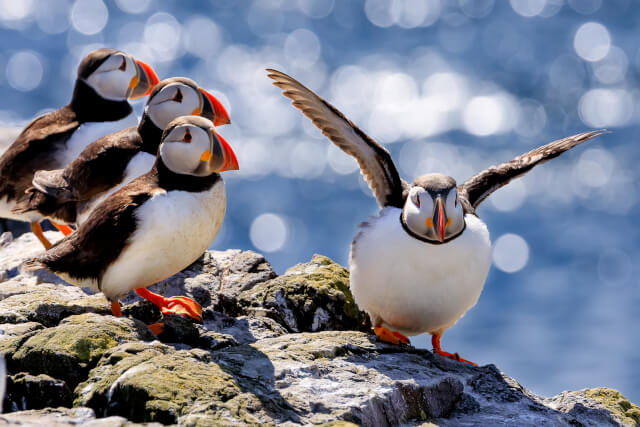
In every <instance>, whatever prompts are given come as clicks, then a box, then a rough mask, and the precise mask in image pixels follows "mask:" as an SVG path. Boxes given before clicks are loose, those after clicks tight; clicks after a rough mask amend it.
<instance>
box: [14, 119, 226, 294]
mask: <svg viewBox="0 0 640 427" xmlns="http://www.w3.org/2000/svg"><path fill="white" fill-rule="evenodd" d="M159 153H160V154H159V156H158V158H157V161H156V164H155V165H154V167H153V168H152V169H151V171H149V172H148V173H146V174H145V175H143V176H141V177H139V178H137V179H135V180H134V181H132V182H131V183H129V184H127V185H126V186H124V187H123V188H121V189H120V190H119V191H117V192H116V193H114V194H113V195H111V196H110V197H109V198H107V199H106V200H105V201H104V202H102V203H101V204H100V205H99V206H97V207H96V209H95V210H94V211H93V212H92V213H91V215H90V216H89V218H88V219H87V221H86V222H84V223H83V224H81V225H80V227H79V228H78V230H77V231H76V232H75V233H73V234H71V235H69V236H67V237H65V238H64V239H63V240H61V241H59V242H58V243H56V244H55V245H54V246H53V247H52V248H51V249H49V250H47V251H46V252H45V253H44V254H42V255H41V256H39V257H37V258H34V259H32V260H30V261H27V262H26V263H25V264H24V268H25V269H26V270H36V269H41V268H46V269H48V270H50V271H52V272H53V273H55V274H57V275H59V276H60V277H62V278H63V279H65V280H66V281H68V282H69V283H71V284H74V285H78V286H91V287H95V288H97V289H99V290H100V291H101V292H102V293H104V294H105V296H106V297H107V298H108V299H109V300H111V301H116V300H117V299H118V298H119V297H121V296H123V295H125V294H126V293H128V292H129V291H131V290H134V289H139V288H146V287H148V286H150V285H152V284H154V283H156V282H158V281H160V280H163V279H166V278H167V277H169V276H171V275H173V274H175V273H177V272H179V271H180V270H182V269H183V268H185V267H187V266H188V265H189V264H191V263H192V262H194V261H195V260H196V259H197V258H198V257H199V256H201V255H202V253H203V252H204V251H205V250H206V249H207V248H208V247H209V245H210V244H211V243H212V242H213V240H214V238H215V237H216V235H217V233H218V231H219V230H220V226H221V225H222V221H223V218H224V215H225V209H226V195H225V189H224V183H223V181H222V178H221V176H220V174H219V173H220V172H222V171H227V170H235V169H238V162H237V160H236V157H235V154H234V153H233V150H232V149H231V147H230V146H229V144H228V143H227V142H226V141H225V140H224V139H223V138H222V137H221V136H220V135H219V134H218V133H217V132H216V131H215V130H214V127H213V123H212V122H211V121H209V120H207V119H205V118H203V117H198V116H187V117H180V118H178V119H176V120H174V121H173V122H171V124H170V125H169V127H168V128H167V129H166V130H165V131H164V134H163V137H162V144H161V145H160V148H159Z"/></svg>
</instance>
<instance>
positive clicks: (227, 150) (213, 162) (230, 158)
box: [209, 129, 240, 173]
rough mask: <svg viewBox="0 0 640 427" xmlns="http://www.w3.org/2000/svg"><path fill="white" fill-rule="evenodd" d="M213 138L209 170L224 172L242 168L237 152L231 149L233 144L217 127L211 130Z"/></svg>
mask: <svg viewBox="0 0 640 427" xmlns="http://www.w3.org/2000/svg"><path fill="white" fill-rule="evenodd" d="M209 137H210V138H211V148H210V151H211V157H210V159H209V170H210V171H211V172H216V173H220V172H224V171H232V170H238V169H240V166H239V165H238V159H237V158H236V153H234V152H233V150H232V149H231V145H229V143H228V142H227V141H226V140H225V139H224V138H223V137H222V135H220V134H219V133H218V132H216V131H215V129H211V130H210V131H209Z"/></svg>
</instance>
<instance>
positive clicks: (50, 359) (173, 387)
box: [0, 232, 640, 426]
mask: <svg viewBox="0 0 640 427" xmlns="http://www.w3.org/2000/svg"><path fill="white" fill-rule="evenodd" d="M48 235H49V237H50V238H51V239H54V240H55V239H57V238H59V236H60V235H59V234H58V233H54V232H48ZM41 250H42V249H41V247H40V245H39V243H38V242H37V241H36V239H35V238H34V237H33V236H32V235H31V234H24V235H22V236H20V237H18V238H15V239H14V238H13V237H12V235H11V234H10V233H5V234H3V235H2V237H1V238H0V332H1V335H0V352H2V354H4V357H5V358H6V362H7V367H8V371H9V375H8V378H7V392H6V397H5V400H4V412H5V414H4V415H2V416H0V421H2V422H4V423H7V424H27V425H28V424H40V425H60V426H66V425H75V424H79V423H86V424H87V425H95V426H97V425H100V426H122V425H131V424H130V423H132V422H133V423H161V424H180V425H193V426H196V425H197V426H200V425H258V424H271V425H273V424H283V425H310V424H319V425H333V426H336V425H351V424H349V423H354V424H358V425H365V426H386V425H400V424H401V425H438V426H457V425H483V426H486V425H518V426H534V425H535V426H546V425H549V426H556V425H572V426H607V425H637V423H638V419H639V417H640V408H638V407H637V406H635V405H633V404H632V403H630V402H629V401H628V400H626V399H625V398H624V396H622V395H620V394H619V393H618V392H617V391H615V390H612V389H606V388H600V389H588V390H581V391H574V392H564V393H561V394H559V395H557V396H554V397H550V398H547V397H542V396H536V395H535V394H533V393H531V392H529V391H527V390H526V389H524V388H523V387H522V386H521V385H520V384H518V382H517V381H516V380H514V379H512V378H509V377H508V376H506V375H504V374H503V373H502V372H500V370H499V369H498V368H496V367H495V366H493V365H488V366H480V367H472V366H468V365H465V364H462V363H458V362H454V361H451V360H448V359H444V358H442V357H439V356H434V355H433V354H432V353H431V352H430V351H427V350H421V349H416V348H413V347H398V346H392V345H386V344H383V343H379V342H377V341H376V340H375V338H374V337H373V336H372V335H371V334H370V333H369V330H368V328H369V326H368V325H367V324H366V321H365V316H364V314H363V313H361V312H360V311H359V310H358V309H357V307H356V305H355V304H354V302H353V298H352V296H351V294H350V292H349V288H348V277H349V272H348V271H347V270H346V269H344V268H343V267H341V266H339V265H337V264H335V263H333V262H332V261H331V260H330V259H328V258H326V257H323V256H319V255H316V256H314V257H313V259H312V260H310V261H309V262H308V263H305V264H300V265H297V266H295V267H292V268H291V269H289V270H288V271H287V272H286V273H285V274H284V275H282V276H277V275H276V274H275V273H274V271H273V270H272V268H271V266H270V265H269V263H268V262H267V261H266V260H265V259H264V257H262V256H261V255H259V254H257V253H254V252H251V251H246V252H242V251H239V250H228V251H225V252H215V251H210V252H207V253H205V254H204V255H203V256H202V257H201V258H200V259H199V260H198V261H197V262H195V263H194V264H193V265H191V266H190V267H189V268H187V269H186V270H184V271H183V272H181V273H179V274H177V275H176V276H174V277H172V278H170V279H167V280H166V281H164V282H162V283H160V284H158V285H156V286H155V287H154V288H155V289H154V290H155V291H157V292H160V293H162V294H163V295H166V296H171V295H188V296H190V297H192V298H194V299H196V300H197V301H198V302H199V303H200V304H202V306H203V309H204V321H203V323H202V324H193V323H191V322H190V321H187V320H185V319H183V318H181V317H174V316H170V317H168V318H166V321H165V323H166V328H165V332H164V333H163V334H161V335H160V336H159V337H155V336H154V335H153V334H152V333H151V332H150V331H149V329H148V328H147V327H146V324H148V323H151V322H155V321H157V320H158V319H160V313H159V312H158V310H157V309H156V308H155V307H153V306H152V305H151V304H149V303H147V302H146V301H141V300H138V299H137V297H135V296H134V295H131V296H130V297H129V298H128V299H127V300H125V301H124V303H125V307H124V314H125V317H123V318H116V317H113V316H111V314H110V310H109V305H108V304H107V301H106V300H105V299H104V297H103V296H102V295H101V294H92V293H91V292H88V291H86V290H82V289H79V288H75V287H72V286H68V285H66V284H65V283H64V282H62V281H61V280H60V279H58V278H56V277H55V276H53V275H51V274H48V273H45V272H39V273H38V274H35V275H33V274H26V273H23V272H22V271H21V269H20V266H21V263H22V262H23V261H24V260H25V259H27V258H28V257H31V256H33V255H34V254H36V253H38V252H39V251H41Z"/></svg>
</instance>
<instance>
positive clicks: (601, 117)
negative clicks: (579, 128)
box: [578, 89, 633, 128]
mask: <svg viewBox="0 0 640 427" xmlns="http://www.w3.org/2000/svg"><path fill="white" fill-rule="evenodd" d="M578 112H579V114H580V119H581V120H582V121H583V123H584V124H586V125H587V126H591V127H596V128H599V127H605V126H620V125H624V124H626V123H627V122H628V121H629V120H630V119H631V117H632V114H633V98H632V96H631V95H630V94H629V93H628V91H626V90H624V89H592V90H590V91H588V92H587V93H585V94H584V95H582V98H580V102H579V103H578Z"/></svg>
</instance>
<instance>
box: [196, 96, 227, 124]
mask: <svg viewBox="0 0 640 427" xmlns="http://www.w3.org/2000/svg"><path fill="white" fill-rule="evenodd" d="M200 93H201V94H202V108H201V110H200V111H199V112H197V110H196V111H194V113H196V112H197V113H198V114H194V115H200V116H202V117H206V118H207V119H209V120H211V121H212V122H213V124H214V126H222V125H226V124H228V123H231V120H230V119H229V114H228V113H227V110H226V109H225V108H224V107H223V106H222V103H221V102H220V101H218V99H217V98H216V97H215V96H213V95H211V94H210V93H209V92H207V91H206V90H204V89H202V88H201V89H200Z"/></svg>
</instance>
